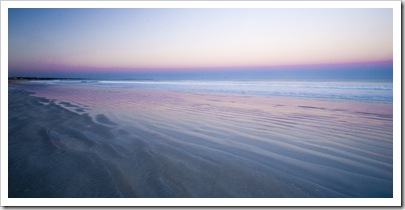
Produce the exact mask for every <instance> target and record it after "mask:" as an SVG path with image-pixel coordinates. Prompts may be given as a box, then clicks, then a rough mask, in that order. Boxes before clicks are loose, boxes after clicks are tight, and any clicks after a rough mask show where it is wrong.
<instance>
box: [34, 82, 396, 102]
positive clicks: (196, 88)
mask: <svg viewBox="0 0 405 210" xmlns="http://www.w3.org/2000/svg"><path fill="white" fill-rule="evenodd" d="M31 82H32V83H43V84H52V85H84V86H101V87H118V88H146V89H159V90H173V91H185V92H190V91H191V92H213V93H233V94H247V95H268V96H291V97H305V98H325V99H345V100H355V101H371V102H392V94H393V84H392V82H381V81H350V80H349V81H346V80H344V81H322V80H321V81H319V80H315V81H306V80H290V81H289V80H247V81H243V80H213V81H212V80H157V81H154V80H144V81H142V80H44V81H31Z"/></svg>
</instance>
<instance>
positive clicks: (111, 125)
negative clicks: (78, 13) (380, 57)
mask: <svg viewBox="0 0 405 210" xmlns="http://www.w3.org/2000/svg"><path fill="white" fill-rule="evenodd" d="M48 88H49V87H48ZM59 88H60V89H58V88H54V87H52V88H49V92H47V91H48V89H46V88H45V89H44V90H46V91H45V92H41V91H40V89H37V91H38V92H36V93H35V94H34V95H31V94H30V93H28V92H25V91H21V90H13V89H9V197H159V198H163V197H267V198H270V197H271V198H276V197H390V196H391V195H392V192H391V194H390V193H389V188H390V186H391V189H392V175H390V173H392V150H390V149H389V148H385V147H386V146H388V145H390V143H389V142H382V141H381V140H384V139H385V138H387V136H389V133H390V131H389V130H384V129H383V128H385V127H387V126H388V125H384V123H389V120H388V119H389V118H387V120H388V121H383V119H384V118H385V117H389V115H391V118H392V113H391V114H390V111H389V110H387V112H388V113H387V114H388V116H385V115H382V114H384V113H383V112H382V110H381V108H380V107H387V105H386V104H371V105H370V104H359V103H353V102H350V103H346V104H345V103H343V102H342V104H340V105H339V104H336V103H335V102H332V101H323V102H322V101H319V100H317V106H314V104H313V103H314V101H313V100H301V99H294V98H288V97H284V98H277V100H275V99H276V98H266V97H260V96H252V97H243V96H240V97H237V96H235V95H226V94H224V95H215V94H201V93H181V92H170V91H167V92H165V91H161V90H151V91H132V90H128V89H111V88H110V89H109V88H105V87H103V88H100V87H93V88H87V87H73V86H72V87H70V86H66V87H63V88H62V87H59ZM10 91H11V92H10ZM59 91H63V93H64V94H61V93H62V92H59ZM66 91H67V92H66ZM34 92H35V91H34ZM51 93H52V94H56V95H55V96H54V97H56V98H57V99H58V100H55V98H53V97H52V96H48V99H45V98H41V97H44V96H46V94H51ZM52 98H53V99H52ZM106 99H108V100H106ZM73 102H75V103H79V102H80V103H84V102H86V103H87V104H82V105H86V106H88V107H84V106H82V107H81V108H88V109H87V110H83V112H81V113H78V112H76V111H69V110H70V109H72V110H75V109H77V108H78V107H76V104H75V103H73ZM208 102H209V103H208ZM304 102H305V103H304ZM311 104H312V105H311ZM343 105H344V106H346V108H344V107H342V106H343ZM363 105H367V107H368V108H372V109H370V112H371V113H373V111H372V110H373V109H374V110H377V111H378V112H377V114H378V113H380V114H381V115H368V114H364V113H360V112H359V111H361V110H364V109H365V107H364V106H363ZM27 107H29V109H27ZM336 107H340V108H341V110H334V109H335V108H336ZM322 108H325V109H322ZM368 108H367V109H368ZM348 109H349V110H352V112H349V111H348ZM355 116H357V117H364V118H361V119H360V118H353V117H355ZM335 118H336V119H335ZM351 119H356V121H354V122H350V121H349V120H351ZM343 121H347V122H346V123H344V122H343ZM339 123H340V124H339ZM342 123H343V124H342ZM351 126H353V128H351ZM317 127H319V128H317ZM360 128H361V129H360ZM377 128H378V129H377ZM356 129H357V130H356ZM359 129H360V130H359ZM21 131H24V132H21ZM369 132H374V136H370V134H369ZM391 132H392V131H391ZM325 137H327V138H326V139H325ZM365 140H367V141H365ZM385 140H387V141H389V139H385ZM391 141H392V140H391ZM391 144H392V143H391ZM390 151H391V153H390ZM390 168H391V169H390ZM390 170H391V171H390ZM343 178H345V179H348V180H347V181H345V180H344V179H343ZM360 180H361V181H360ZM363 182H365V183H368V184H367V186H363V185H362V184H361V183H363ZM72 183H75V184H74V185H72ZM55 186H58V187H57V188H55ZM381 186H384V188H381Z"/></svg>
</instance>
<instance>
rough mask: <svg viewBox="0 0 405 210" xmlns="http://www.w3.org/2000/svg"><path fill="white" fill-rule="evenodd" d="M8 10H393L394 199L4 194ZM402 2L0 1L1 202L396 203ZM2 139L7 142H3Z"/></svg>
mask: <svg viewBox="0 0 405 210" xmlns="http://www.w3.org/2000/svg"><path fill="white" fill-rule="evenodd" d="M8 8H392V9H393V26H394V27H393V28H394V31H393V51H394V52H393V66H394V68H393V71H394V72H393V85H394V92H393V98H394V100H393V113H394V114H393V130H394V139H393V141H394V145H393V180H394V184H393V196H394V197H393V198H377V199H376V198H373V199H368V198H305V199H304V198H298V199H297V198H282V199H278V198H226V199H217V198H214V199H210V198H178V199H161V198H153V199H152V198H109V199H105V198H103V199H102V198H91V199H85V198H79V199H73V198H35V199H33V198H8V141H7V140H8V79H7V78H8ZM400 35H401V1H284V2H281V1H249V2H248V1H194V2H191V1H132V2H129V1H114V2H113V1H102V2H95V1H57V2H55V1H2V2H1V83H0V85H1V88H0V90H1V138H2V141H1V157H2V158H1V206H401V186H402V180H401V161H402V160H401V152H402V151H401V148H402V144H401V127H402V125H401V117H402V112H401V111H402V110H401V78H402V75H401V37H400ZM6 139H7V140H6Z"/></svg>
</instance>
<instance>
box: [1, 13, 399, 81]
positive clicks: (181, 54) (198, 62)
mask: <svg viewBox="0 0 405 210" xmlns="http://www.w3.org/2000/svg"><path fill="white" fill-rule="evenodd" d="M8 13H9V14H8V15H9V17H8V18H9V19H8V24H9V26H8V39H9V52H8V56H9V60H8V62H9V63H8V65H9V69H8V71H9V76H49V77H94V78H103V77H116V78H125V77H157V76H159V77H163V78H164V77H167V78H170V77H176V75H177V76H178V77H181V75H183V76H184V75H188V76H194V77H210V75H217V76H218V75H219V76H220V77H232V76H235V75H238V76H239V77H245V76H246V77H248V76H249V75H259V76H260V75H267V76H269V75H270V76H271V75H273V76H274V75H276V74H277V72H281V73H283V72H284V73H286V74H285V75H289V74H291V71H292V70H291V69H293V70H296V72H309V71H312V72H315V73H314V74H318V73H319V72H321V73H322V72H324V73H325V74H327V73H328V71H331V69H333V70H334V71H341V72H352V71H357V73H358V72H366V70H367V69H368V70H370V69H374V70H372V71H374V72H377V70H378V71H380V72H383V73H384V72H385V73H386V74H387V75H391V76H392V59H393V20H392V19H393V17H392V15H393V14H392V9H360V8H359V9H353V8H348V9H333V8H330V9H305V8H301V9H277V8H273V9H272V8H258V9H247V8H241V9H158V8H151V9H55V8H52V9H21V8H15V9H14V8H10V9H9V11H8ZM322 69H324V70H322ZM376 69H377V70H376ZM257 72H259V73H257ZM275 72H276V73H275ZM288 72H290V73H288ZM256 73H257V74H256ZM294 74H295V73H294ZM366 74H369V73H366ZM366 74H365V75H366Z"/></svg>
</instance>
